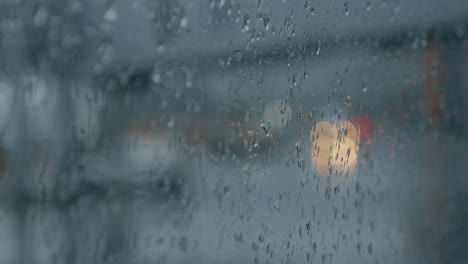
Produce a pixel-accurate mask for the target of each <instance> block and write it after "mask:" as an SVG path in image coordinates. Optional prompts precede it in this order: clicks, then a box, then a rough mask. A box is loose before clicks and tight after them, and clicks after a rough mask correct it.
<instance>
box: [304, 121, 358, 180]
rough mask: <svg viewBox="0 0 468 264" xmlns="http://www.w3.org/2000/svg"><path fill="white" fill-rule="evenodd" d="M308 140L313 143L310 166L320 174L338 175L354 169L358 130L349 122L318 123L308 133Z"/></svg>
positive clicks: (356, 159) (356, 155)
mask: <svg viewBox="0 0 468 264" xmlns="http://www.w3.org/2000/svg"><path fill="white" fill-rule="evenodd" d="M310 138H311V140H312V142H313V144H312V157H311V158H312V165H313V166H314V168H315V170H317V172H319V173H320V174H322V175H331V174H332V173H335V172H336V173H338V174H340V173H342V172H347V171H349V170H352V169H354V168H355V167H356V164H357V161H358V153H359V130H358V129H357V128H356V126H354V125H353V124H352V123H351V122H349V121H342V122H339V123H336V124H332V123H330V122H327V121H322V122H319V123H317V124H316V126H315V128H313V129H312V131H311V132H310Z"/></svg>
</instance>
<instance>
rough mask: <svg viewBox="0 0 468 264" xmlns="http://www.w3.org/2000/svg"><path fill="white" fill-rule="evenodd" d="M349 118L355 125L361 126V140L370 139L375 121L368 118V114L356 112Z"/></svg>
mask: <svg viewBox="0 0 468 264" xmlns="http://www.w3.org/2000/svg"><path fill="white" fill-rule="evenodd" d="M349 120H350V121H351V123H353V125H355V126H357V127H358V128H359V139H360V141H361V142H363V141H366V140H367V139H369V137H370V135H371V133H372V128H373V122H372V121H371V120H370V119H369V118H367V116H365V115H361V114H354V115H352V116H351V117H350V118H349Z"/></svg>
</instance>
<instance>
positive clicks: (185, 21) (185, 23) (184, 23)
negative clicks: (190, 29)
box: [180, 17, 188, 28]
mask: <svg viewBox="0 0 468 264" xmlns="http://www.w3.org/2000/svg"><path fill="white" fill-rule="evenodd" d="M187 26H188V18H187V17H183V18H182V19H181V20H180V27H182V28H185V27H187Z"/></svg>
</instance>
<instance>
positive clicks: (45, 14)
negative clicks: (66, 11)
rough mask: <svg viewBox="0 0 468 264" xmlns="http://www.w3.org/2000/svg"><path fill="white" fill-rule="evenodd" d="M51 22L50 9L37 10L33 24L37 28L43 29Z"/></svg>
mask: <svg viewBox="0 0 468 264" xmlns="http://www.w3.org/2000/svg"><path fill="white" fill-rule="evenodd" d="M48 21H49V9H48V8H47V7H45V6H41V7H39V8H38V9H37V11H36V14H35V15H34V19H33V23H34V26H36V27H42V26H45V25H46V24H47V22H48Z"/></svg>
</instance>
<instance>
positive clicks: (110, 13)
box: [104, 6, 118, 22]
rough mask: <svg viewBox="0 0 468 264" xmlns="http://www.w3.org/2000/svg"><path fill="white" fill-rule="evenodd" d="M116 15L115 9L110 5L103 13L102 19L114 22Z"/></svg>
mask: <svg viewBox="0 0 468 264" xmlns="http://www.w3.org/2000/svg"><path fill="white" fill-rule="evenodd" d="M117 16H118V13H117V9H116V8H115V7H113V6H111V7H109V9H107V11H106V12H105V13H104V20H106V21H109V22H114V21H115V20H116V19H117Z"/></svg>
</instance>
